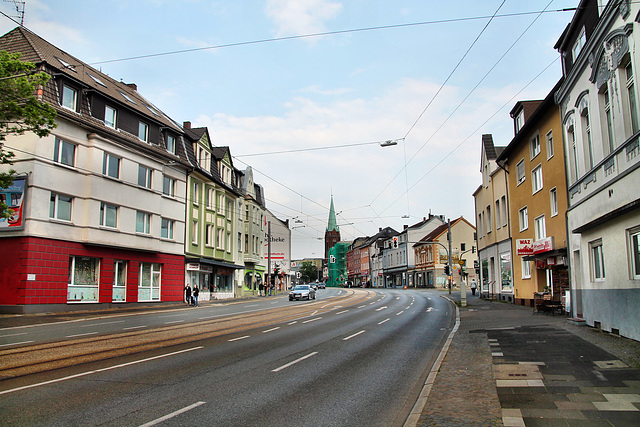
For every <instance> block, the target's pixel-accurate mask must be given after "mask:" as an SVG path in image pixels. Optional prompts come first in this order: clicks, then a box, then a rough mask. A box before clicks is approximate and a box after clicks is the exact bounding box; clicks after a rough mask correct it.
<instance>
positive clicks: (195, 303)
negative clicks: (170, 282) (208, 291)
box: [193, 286, 200, 307]
mask: <svg viewBox="0 0 640 427" xmlns="http://www.w3.org/2000/svg"><path fill="white" fill-rule="evenodd" d="M199 294H200V290H199V289H198V287H197V286H194V287H193V306H194V307H198V295H199Z"/></svg>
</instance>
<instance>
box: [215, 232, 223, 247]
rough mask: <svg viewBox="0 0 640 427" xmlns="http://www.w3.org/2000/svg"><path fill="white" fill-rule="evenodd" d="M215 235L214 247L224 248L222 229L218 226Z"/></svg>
mask: <svg viewBox="0 0 640 427" xmlns="http://www.w3.org/2000/svg"><path fill="white" fill-rule="evenodd" d="M216 231H217V236H216V247H217V248H218V249H224V229H223V228H218V229H217V230H216Z"/></svg>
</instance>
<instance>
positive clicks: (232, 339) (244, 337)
mask: <svg viewBox="0 0 640 427" xmlns="http://www.w3.org/2000/svg"><path fill="white" fill-rule="evenodd" d="M246 338H249V335H245V336H243V337H238V338H231V339H230V340H228V341H229V342H233V341H240V340H243V339H246Z"/></svg>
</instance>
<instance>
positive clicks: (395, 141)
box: [380, 139, 399, 147]
mask: <svg viewBox="0 0 640 427" xmlns="http://www.w3.org/2000/svg"><path fill="white" fill-rule="evenodd" d="M398 141H399V140H398V139H388V140H386V141H385V142H381V143H380V147H391V146H392V145H398Z"/></svg>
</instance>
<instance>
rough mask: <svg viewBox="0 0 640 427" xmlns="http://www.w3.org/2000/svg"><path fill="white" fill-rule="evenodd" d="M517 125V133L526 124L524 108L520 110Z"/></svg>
mask: <svg viewBox="0 0 640 427" xmlns="http://www.w3.org/2000/svg"><path fill="white" fill-rule="evenodd" d="M515 125H516V133H518V132H520V129H522V126H524V109H523V110H520V112H519V113H518V115H517V116H516V123H515Z"/></svg>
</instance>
